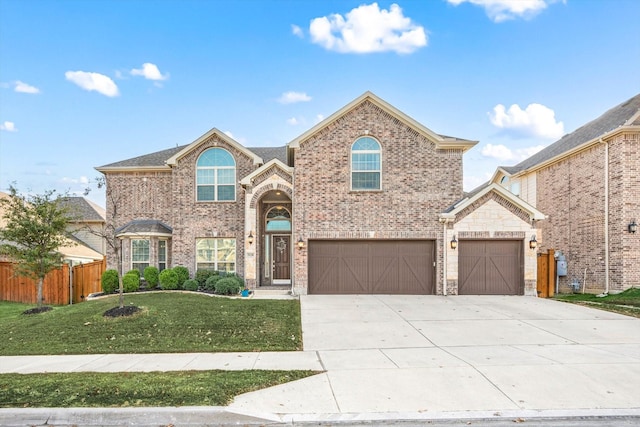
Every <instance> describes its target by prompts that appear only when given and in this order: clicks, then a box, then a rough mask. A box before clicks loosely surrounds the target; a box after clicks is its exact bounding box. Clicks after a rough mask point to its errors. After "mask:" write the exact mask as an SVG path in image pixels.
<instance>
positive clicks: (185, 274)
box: [172, 265, 189, 289]
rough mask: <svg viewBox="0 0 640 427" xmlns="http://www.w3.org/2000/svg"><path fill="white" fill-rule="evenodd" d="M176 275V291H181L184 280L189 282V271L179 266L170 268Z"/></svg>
mask: <svg viewBox="0 0 640 427" xmlns="http://www.w3.org/2000/svg"><path fill="white" fill-rule="evenodd" d="M172 270H173V271H175V272H176V274H177V275H178V289H182V286H183V284H184V282H185V280H189V269H188V268H187V267H183V266H181V265H177V266H175V267H173V268H172Z"/></svg>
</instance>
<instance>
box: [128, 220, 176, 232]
mask: <svg viewBox="0 0 640 427" xmlns="http://www.w3.org/2000/svg"><path fill="white" fill-rule="evenodd" d="M115 231H116V236H122V235H135V234H144V235H149V234H155V235H163V236H170V235H171V234H172V233H173V229H172V228H171V227H169V226H168V225H167V224H165V223H163V222H162V221H158V220H157V219H136V220H133V221H131V222H128V223H126V224H125V225H123V226H122V227H118V228H116V230H115Z"/></svg>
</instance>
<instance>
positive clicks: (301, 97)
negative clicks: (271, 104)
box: [278, 92, 311, 104]
mask: <svg viewBox="0 0 640 427" xmlns="http://www.w3.org/2000/svg"><path fill="white" fill-rule="evenodd" d="M309 101H311V97H310V96H309V95H307V94H306V93H304V92H285V93H283V94H282V95H281V96H280V98H278V102H279V103H281V104H295V103H296V102H309Z"/></svg>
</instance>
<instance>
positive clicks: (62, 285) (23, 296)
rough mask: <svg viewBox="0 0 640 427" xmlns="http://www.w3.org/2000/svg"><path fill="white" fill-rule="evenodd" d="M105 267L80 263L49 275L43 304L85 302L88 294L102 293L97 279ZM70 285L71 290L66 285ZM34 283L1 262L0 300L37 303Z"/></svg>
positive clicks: (43, 288) (104, 262)
mask: <svg viewBox="0 0 640 427" xmlns="http://www.w3.org/2000/svg"><path fill="white" fill-rule="evenodd" d="M105 268H106V261H105V260H102V261H96V262H92V263H87V264H79V265H76V266H75V267H73V268H72V269H71V274H70V272H69V265H68V264H64V265H63V266H62V267H61V268H59V269H57V270H54V271H52V272H50V273H49V274H48V275H47V277H45V279H44V283H43V286H42V295H43V297H44V303H45V304H52V305H64V304H69V303H70V295H73V303H74V304H75V303H78V302H82V301H85V299H86V297H87V295H89V294H91V293H94V292H101V291H102V285H101V283H100V278H101V277H102V273H103V272H104V270H105ZM70 283H73V288H72V287H71V286H69V284H70ZM37 295H38V294H37V289H36V282H35V281H33V280H31V279H28V278H26V277H21V276H17V275H15V273H14V263H12V262H4V261H3V262H0V301H14V302H22V303H25V304H36V303H37Z"/></svg>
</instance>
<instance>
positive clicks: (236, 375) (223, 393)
mask: <svg viewBox="0 0 640 427" xmlns="http://www.w3.org/2000/svg"><path fill="white" fill-rule="evenodd" d="M316 373H317V372H313V371H259V370H248V371H181V372H144V373H142V372H140V373H88V372H87V373H85V372H78V373H64V374H62V373H55V374H54V373H50V374H28V375H23V374H2V375H0V407H2V408H29V407H47V408H53V407H56V408H70V407H144V406H223V405H228V404H229V403H230V402H231V401H232V400H233V398H234V397H235V396H238V395H240V394H242V393H247V392H250V391H255V390H259V389H263V388H266V387H271V386H274V385H278V384H283V383H286V382H289V381H295V380H298V379H302V378H305V377H308V376H311V375H315V374H316Z"/></svg>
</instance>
